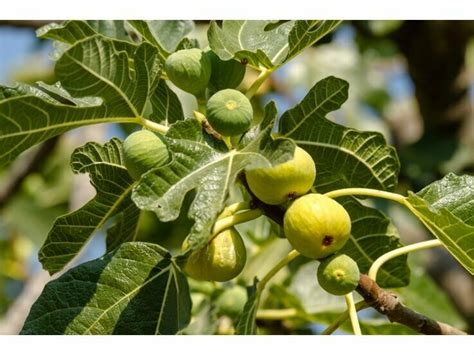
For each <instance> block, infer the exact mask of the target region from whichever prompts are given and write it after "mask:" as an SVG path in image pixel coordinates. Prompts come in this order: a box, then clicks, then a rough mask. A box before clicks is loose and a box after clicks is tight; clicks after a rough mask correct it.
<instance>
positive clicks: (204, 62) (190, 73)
mask: <svg viewBox="0 0 474 355" xmlns="http://www.w3.org/2000/svg"><path fill="white" fill-rule="evenodd" d="M165 71H166V74H167V75H168V78H169V79H170V80H171V82H172V83H173V84H175V85H176V86H177V87H179V88H180V89H181V90H184V91H186V92H189V93H190V94H193V95H200V94H202V93H203V92H204V90H205V89H206V87H207V85H208V83H209V79H210V77H211V59H210V58H209V56H208V55H207V54H206V53H204V52H203V51H202V50H200V49H199V48H191V49H182V50H180V51H177V52H175V53H173V54H171V55H170V56H169V57H168V58H166V62H165Z"/></svg>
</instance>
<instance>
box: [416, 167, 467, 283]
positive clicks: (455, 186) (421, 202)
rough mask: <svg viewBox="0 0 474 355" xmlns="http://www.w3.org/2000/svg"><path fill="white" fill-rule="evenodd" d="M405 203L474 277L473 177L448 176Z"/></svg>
mask: <svg viewBox="0 0 474 355" xmlns="http://www.w3.org/2000/svg"><path fill="white" fill-rule="evenodd" d="M407 202H408V203H409V204H410V206H409V207H410V208H411V210H412V211H413V213H415V215H416V216H418V218H420V220H421V221H422V222H423V223H424V225H425V226H426V227H427V228H428V229H429V230H430V231H431V232H432V233H433V234H434V235H435V236H436V238H438V239H439V240H441V242H443V244H444V246H445V247H446V248H447V249H448V251H449V252H450V253H451V254H452V255H453V256H454V258H456V260H457V261H459V262H460V263H461V265H462V266H464V268H465V269H466V270H468V271H469V272H470V273H471V274H473V275H474V218H473V217H472V216H473V215H474V177H472V176H467V175H465V176H456V175H455V174H448V175H446V176H445V177H444V178H443V179H441V180H439V181H436V182H434V183H432V184H430V185H428V186H427V187H425V188H424V189H423V190H421V191H420V192H418V193H416V194H414V193H411V192H410V193H409V195H408V198H407Z"/></svg>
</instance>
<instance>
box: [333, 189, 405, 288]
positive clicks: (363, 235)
mask: <svg viewBox="0 0 474 355" xmlns="http://www.w3.org/2000/svg"><path fill="white" fill-rule="evenodd" d="M337 200H338V202H339V203H341V204H342V205H343V206H344V208H345V209H346V210H347V212H348V213H349V215H350V217H351V222H352V229H351V237H350V239H349V240H348V242H347V243H346V244H345V245H344V247H343V248H342V249H341V251H340V252H341V253H343V254H347V255H349V256H350V257H351V258H352V259H354V260H355V261H356V262H357V265H358V266H359V270H360V272H362V273H367V272H368V271H369V269H370V266H371V265H372V264H373V262H374V261H375V260H377V258H378V257H380V256H382V255H383V254H385V253H387V252H389V251H391V250H394V249H398V248H400V247H402V246H403V245H402V244H401V243H400V237H399V235H398V232H397V230H396V228H395V226H394V225H393V224H392V222H391V220H390V219H389V218H388V217H387V216H386V215H384V214H383V213H382V212H380V211H379V210H377V209H374V208H370V207H367V206H364V205H362V204H361V203H360V202H358V201H357V200H356V199H354V198H352V197H344V198H338V199H337ZM409 280H410V269H409V267H408V264H407V256H406V255H402V256H399V257H397V258H394V259H392V260H390V261H388V262H387V263H385V264H384V265H383V266H382V268H380V270H379V272H378V274H377V283H378V284H379V285H380V286H381V287H384V288H392V287H402V286H406V285H407V284H408V282H409Z"/></svg>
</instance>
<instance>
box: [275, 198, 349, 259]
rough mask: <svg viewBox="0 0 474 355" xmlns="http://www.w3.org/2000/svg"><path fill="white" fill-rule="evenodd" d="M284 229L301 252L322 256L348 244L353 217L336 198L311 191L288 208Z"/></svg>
mask: <svg viewBox="0 0 474 355" xmlns="http://www.w3.org/2000/svg"><path fill="white" fill-rule="evenodd" d="M283 230H284V232H285V236H286V238H287V239H288V241H289V242H290V244H291V245H292V246H293V248H295V249H296V250H297V251H298V252H300V253H301V254H303V255H304V256H307V257H308V258H312V259H321V258H325V257H326V256H328V255H331V254H333V253H335V252H336V251H338V250H339V249H341V248H342V247H343V246H344V244H346V242H347V240H348V239H349V236H350V233H351V218H350V216H349V214H348V213H347V211H346V210H345V208H344V207H343V206H342V205H341V204H339V203H338V202H336V201H335V200H333V199H332V198H329V197H326V196H324V195H321V194H307V195H305V196H302V197H300V198H298V199H296V200H295V201H294V202H293V203H292V204H291V206H290V207H289V208H288V209H287V210H286V212H285V216H284V219H283Z"/></svg>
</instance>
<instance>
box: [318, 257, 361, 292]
mask: <svg viewBox="0 0 474 355" xmlns="http://www.w3.org/2000/svg"><path fill="white" fill-rule="evenodd" d="M317 275H318V282H319V285H320V286H321V287H322V288H323V289H324V290H325V291H326V292H328V293H330V294H332V295H336V296H342V295H345V294H347V293H349V292H352V291H354V290H355V288H356V287H357V285H358V284H359V278H360V271H359V267H358V266H357V263H356V262H355V261H354V260H353V259H352V258H351V257H349V256H347V255H345V254H341V255H333V256H330V257H328V258H326V259H324V260H322V261H321V263H320V264H319V267H318V272H317Z"/></svg>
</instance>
